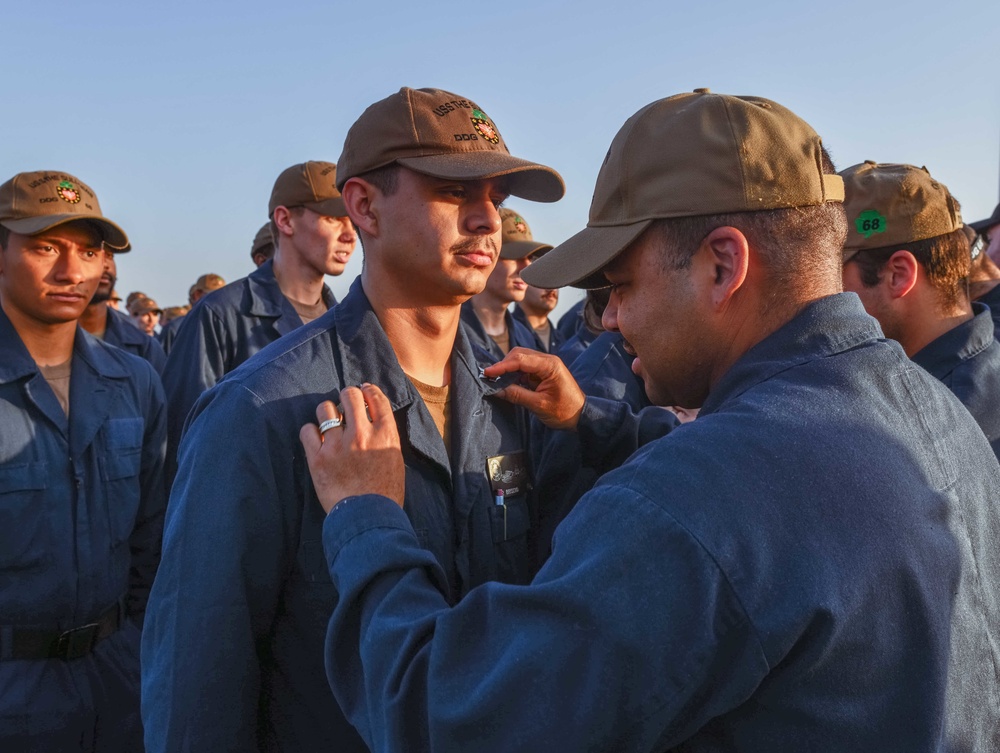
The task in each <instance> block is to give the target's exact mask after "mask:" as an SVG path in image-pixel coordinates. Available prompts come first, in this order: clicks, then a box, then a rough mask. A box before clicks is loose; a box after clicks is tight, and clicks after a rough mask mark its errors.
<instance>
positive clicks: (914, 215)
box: [840, 160, 962, 261]
mask: <svg viewBox="0 0 1000 753" xmlns="http://www.w3.org/2000/svg"><path fill="white" fill-rule="evenodd" d="M840 176H841V177H842V178H843V179H844V197H845V198H844V208H845V209H846V210H847V219H848V221H849V222H850V223H851V225H850V226H849V229H848V232H847V240H846V242H845V243H844V260H845V261H846V260H847V259H850V258H851V257H852V256H854V254H856V253H857V252H858V251H861V250H862V249H871V248H885V247H887V246H898V245H899V244H901V243H913V242H915V241H922V240H926V239H927V238H935V237H937V236H939V235H947V234H948V233H951V232H954V231H955V230H958V229H959V228H960V227H962V215H961V212H960V211H959V209H958V204H957V203H956V202H955V199H954V198H953V197H952V195H951V193H950V192H949V191H948V188H947V187H946V186H945V185H944V184H943V183H940V182H938V181H936V180H934V178H932V177H931V174H930V173H929V172H928V171H927V168H926V167H914V166H913V165H903V164H879V163H877V162H872V161H870V160H869V161H867V162H862V163H861V164H859V165H854V166H853V167H849V168H847V169H846V170H844V171H843V172H841V173H840Z"/></svg>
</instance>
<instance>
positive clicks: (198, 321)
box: [163, 260, 337, 480]
mask: <svg viewBox="0 0 1000 753" xmlns="http://www.w3.org/2000/svg"><path fill="white" fill-rule="evenodd" d="M272 264H273V260H268V261H266V262H265V263H264V264H261V265H260V266H259V267H258V268H257V269H255V270H254V271H253V272H251V273H250V274H249V275H248V276H246V277H244V278H243V279H241V280H236V281H235V282H231V283H230V284H228V285H226V286H225V287H223V288H219V289H218V290H215V291H212V292H211V293H209V294H208V295H206V296H204V297H203V298H201V299H200V300H199V301H198V305H196V306H194V307H192V309H191V311H190V312H188V313H187V314H186V315H185V317H184V319H185V322H184V326H183V327H181V328H180V329H179V330H177V334H176V337H175V338H174V342H173V344H172V345H171V346H170V355H169V356H168V357H167V366H166V368H165V369H164V371H163V388H164V390H165V391H166V394H167V404H168V406H169V422H168V425H167V478H168V479H170V480H172V479H173V476H174V473H175V472H176V462H177V447H178V444H179V443H180V439H181V433H182V431H183V429H184V422H185V420H186V419H187V415H188V412H189V411H190V410H191V407H192V406H193V405H194V403H195V401H196V400H197V399H198V397H199V396H200V395H201V393H203V392H204V391H205V390H207V389H208V388H209V387H212V386H214V385H215V383H216V382H218V381H219V380H220V379H222V377H223V376H224V375H225V374H228V373H229V372H230V371H232V370H233V369H235V368H236V367H237V366H239V365H240V364H241V363H243V362H244V361H246V360H247V359H248V358H250V356H252V355H253V354H254V353H257V352H258V351H260V350H262V349H263V348H264V347H265V346H267V345H269V344H271V343H273V342H274V341H275V340H277V339H278V338H279V337H281V336H283V335H287V334H288V333H289V332H292V331H293V330H296V329H298V328H299V327H301V326H302V319H301V317H299V315H298V313H297V312H296V311H295V307H294V306H292V304H291V302H289V300H288V299H287V298H285V296H284V295H282V293H281V288H279V287H278V281H277V280H276V279H275V278H274V267H273V266H272ZM323 301H324V302H325V303H326V305H327V308H332V307H333V306H335V305H336V303H337V301H336V299H335V298H334V297H333V293H332V292H330V289H329V288H328V287H327V286H326V285H324V286H323Z"/></svg>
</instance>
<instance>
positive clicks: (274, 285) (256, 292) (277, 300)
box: [240, 259, 337, 335]
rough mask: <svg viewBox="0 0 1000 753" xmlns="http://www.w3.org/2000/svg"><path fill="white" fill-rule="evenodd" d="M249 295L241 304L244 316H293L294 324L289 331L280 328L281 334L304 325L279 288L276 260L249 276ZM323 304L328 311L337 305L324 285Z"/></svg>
mask: <svg viewBox="0 0 1000 753" xmlns="http://www.w3.org/2000/svg"><path fill="white" fill-rule="evenodd" d="M246 279H247V287H246V291H247V295H246V297H245V298H244V300H243V301H242V303H241V306H240V308H241V309H242V310H243V313H244V314H247V315H249V316H260V317H266V318H271V319H281V318H282V317H284V316H293V317H294V323H293V324H292V326H290V327H289V328H288V329H287V330H286V329H283V328H281V327H278V331H279V332H281V334H283V335H284V334H287V333H288V332H291V331H292V330H293V329H295V328H296V327H298V326H300V325H301V324H302V320H301V319H300V318H299V315H298V314H297V313H296V312H295V308H294V307H293V306H292V304H291V303H289V301H288V299H287V298H285V296H284V295H283V294H282V292H281V288H279V287H278V280H277V279H276V278H275V276H274V259H268V260H267V261H266V262H264V263H263V264H261V265H260V266H259V267H257V269H255V270H254V271H253V272H251V273H250V274H249V275H247V278H246ZM323 302H324V303H325V304H326V307H327V308H328V309H330V308H333V307H334V306H335V305H336V304H337V299H336V298H334V296H333V292H332V291H331V290H330V288H329V287H327V286H326V285H325V284H324V285H323Z"/></svg>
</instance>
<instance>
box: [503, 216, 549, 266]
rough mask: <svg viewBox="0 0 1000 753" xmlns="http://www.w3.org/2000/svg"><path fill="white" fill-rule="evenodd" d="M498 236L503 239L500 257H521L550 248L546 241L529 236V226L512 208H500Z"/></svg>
mask: <svg viewBox="0 0 1000 753" xmlns="http://www.w3.org/2000/svg"><path fill="white" fill-rule="evenodd" d="M500 219H501V220H502V221H503V223H502V225H501V227H500V236H501V238H502V240H503V242H502V244H501V246H500V258H501V259H523V258H524V257H526V256H531V255H532V254H533V253H536V252H537V251H547V250H549V249H551V248H552V246H550V245H549V244H548V243H539V242H538V241H536V240H535V239H534V238H532V237H531V228H530V227H528V223H527V222H526V221H525V219H524V218H523V217H522V216H521V215H519V214H518V213H517V212H515V211H514V210H513V209H507V208H506V207H505V208H503V209H501V210H500Z"/></svg>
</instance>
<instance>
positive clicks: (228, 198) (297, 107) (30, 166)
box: [0, 0, 1000, 308]
mask: <svg viewBox="0 0 1000 753" xmlns="http://www.w3.org/2000/svg"><path fill="white" fill-rule="evenodd" d="M2 10H3V14H2V18H3V21H2V37H0V39H2V47H0V54H2V56H3V72H2V73H0V81H2V82H3V84H4V87H3V88H4V95H5V96H4V98H3V99H4V105H3V112H2V114H0V144H2V149H0V181H2V180H6V179H7V178H9V177H10V176H11V175H13V174H14V173H16V172H21V171H25V170H37V169H57V170H64V171H67V172H70V173H73V174H75V175H77V176H78V177H80V178H81V179H82V180H84V181H85V182H87V183H89V184H90V185H91V186H92V187H93V188H94V189H95V190H96V191H97V193H98V196H99V197H100V200H101V204H102V206H103V208H104V211H105V213H106V214H107V215H108V216H109V217H111V218H112V219H114V220H115V221H117V222H119V223H120V224H121V225H123V226H124V227H125V229H126V230H127V232H128V233H129V235H130V236H131V238H132V242H133V246H134V251H133V252H132V253H131V254H128V255H127V256H123V257H121V258H120V261H119V280H120V282H119V291H120V292H122V293H123V294H124V293H127V292H128V291H130V290H135V289H140V290H143V291H145V292H147V293H148V294H149V295H151V296H152V297H154V298H156V299H157V301H158V302H159V303H160V304H161V305H173V304H179V303H182V302H184V301H185V300H186V296H187V289H188V287H189V286H190V284H191V283H192V282H193V281H194V280H195V278H196V277H198V275H200V274H202V273H204V272H216V273H219V274H221V275H223V277H225V278H226V279H227V280H233V279H236V278H238V277H241V276H243V275H246V274H247V273H248V272H249V271H250V270H251V262H250V256H249V248H250V242H251V240H252V238H253V236H254V233H255V232H256V230H257V228H258V227H259V226H260V225H261V224H262V223H263V222H264V221H265V220H266V214H267V200H268V196H269V194H270V190H271V185H272V183H273V181H274V178H275V177H276V176H277V174H278V173H279V172H280V171H281V170H282V169H284V168H285V167H287V166H288V165H290V164H293V163H296V162H301V161H303V160H306V159H321V160H329V161H336V160H337V158H338V156H339V154H340V150H341V146H342V143H343V138H344V134H345V133H346V131H347V129H348V127H349V126H350V124H351V123H352V122H353V121H354V120H355V118H357V116H358V115H359V114H360V113H361V112H362V111H363V110H364V108H365V107H367V106H368V105H369V104H371V103H372V102H374V101H376V100H378V99H381V98H383V97H385V96H387V95H388V94H390V93H392V92H394V91H396V90H397V89H398V88H399V87H400V86H404V85H405V86H414V87H422V86H434V87H439V88H443V89H448V90H451V91H454V92H456V93H459V94H461V95H463V96H466V97H469V98H470V99H474V100H475V101H477V102H478V103H479V104H480V106H482V107H483V109H484V110H486V112H487V113H488V114H489V115H490V116H491V117H492V118H493V120H494V121H495V122H496V123H497V125H498V126H499V128H500V130H501V132H502V133H503V135H504V138H505V139H506V141H507V143H508V145H509V146H510V148H511V151H512V152H513V153H514V154H516V155H518V156H523V157H527V158H530V159H534V160H537V161H540V162H544V163H545V164H548V165H551V166H553V167H555V168H556V169H558V170H559V171H560V172H561V173H562V174H563V177H564V178H565V179H566V183H567V186H568V191H567V194H566V197H565V198H564V199H563V200H562V201H561V202H559V203H557V204H532V203H530V202H523V201H517V200H513V199H512V200H511V201H510V202H508V205H509V206H511V207H512V208H514V209H516V210H517V211H519V212H521V213H522V214H523V215H524V216H525V217H526V218H527V220H528V222H529V224H531V226H532V229H533V230H534V233H535V237H536V238H538V239H540V240H543V241H546V242H550V243H558V242H559V241H561V240H563V239H565V238H567V237H568V236H570V235H572V234H573V233H575V232H576V231H577V230H579V229H580V228H582V227H583V226H584V225H585V224H586V220H587V212H588V209H589V206H590V197H591V194H592V192H593V187H594V180H595V178H596V176H597V171H598V169H599V167H600V164H601V161H602V159H603V158H604V154H605V152H606V151H607V148H608V145H609V144H610V142H611V139H612V137H613V136H614V134H615V132H616V131H617V130H618V128H619V127H620V126H621V124H622V123H623V122H624V121H625V120H626V119H627V118H628V117H629V116H630V115H631V114H632V113H633V112H635V111H636V110H637V109H639V108H640V107H642V106H643V105H645V104H647V103H648V102H650V101H652V100H654V99H659V98H661V97H665V96H669V95H671V94H675V93H677V92H681V91H688V90H691V89H693V88H696V87H702V86H707V87H710V88H711V89H712V90H713V91H716V92H724V93H729V94H756V95H761V96H765V97H769V98H771V99H774V100H777V101H778V102H781V103H782V104H784V105H786V106H788V107H789V108H791V109H792V110H794V111H795V112H797V113H798V114H799V115H801V116H802V117H804V118H805V119H806V120H807V121H808V122H809V123H811V124H812V126H813V127H814V128H815V129H816V130H817V131H818V132H819V133H820V134H821V136H822V137H823V139H824V143H825V144H826V145H827V146H828V148H829V149H830V150H831V152H832V153H833V157H834V160H835V161H836V163H837V165H838V167H840V168H843V167H847V166H849V165H852V164H854V163H857V162H860V161H862V160H865V159H875V160H878V161H881V162H911V163H915V164H917V165H926V166H927V167H928V168H929V169H930V170H931V172H932V174H934V175H935V176H936V177H937V178H939V179H940V180H942V181H943V182H944V183H946V184H947V185H948V186H949V187H950V188H951V190H952V192H953V193H954V194H955V195H956V196H957V197H958V198H959V200H960V201H961V202H962V204H963V207H964V214H965V216H966V219H968V220H977V219H981V218H983V217H986V216H988V215H989V214H990V212H992V210H993V207H994V206H995V205H996V204H997V200H998V184H1000V175H998V163H1000V80H998V73H1000V53H998V51H997V43H996V39H997V31H998V29H1000V2H997V1H996V0H979V1H978V2H964V1H963V0H958V1H957V2H956V1H953V2H948V3H942V2H937V3H926V2H912V3H899V2H897V3H878V2H855V1H854V0H847V1H846V2H838V3H829V4H826V5H824V4H817V3H807V2H787V1H785V0H780V1H772V2H767V1H766V0H765V2H757V3H729V2H720V3H709V2H703V3H693V2H686V3H673V2H666V1H663V2H634V3H629V2H612V1H608V2H591V1H590V0H586V1H584V2H556V1H553V0H535V1H534V2H520V1H518V2H510V3H488V2H478V1H477V2H471V1H469V0H450V1H449V2H424V3H407V4H403V3H399V2H397V0H386V2H381V3H376V2H364V0H362V1H361V2H356V3H351V4H348V3H340V2H313V1H308V2H296V1H295V0H290V1H289V2H284V3H280V2H277V3H275V2H271V3H265V2H259V1H258V0H246V1H244V2H228V1H226V2H198V3H195V2H190V0H178V1H173V2H169V3H158V4H150V3H141V2H139V3H137V2H127V3H126V2H99V1H98V2H88V3H83V2H75V3H67V2H63V1H62V0H57V1H55V2H46V3H42V2H34V1H32V2H13V1H12V0H4V1H3V4H2ZM359 269H360V250H359V251H358V252H357V254H356V256H355V259H353V260H352V263H351V266H350V267H349V268H348V272H347V274H345V275H344V277H342V278H337V279H335V280H334V279H331V280H330V282H331V285H332V286H333V288H334V291H335V292H336V293H338V294H342V293H343V292H344V289H345V288H346V285H347V284H348V282H349V279H350V278H353V277H354V275H355V274H357V271H358V270H359ZM573 297H574V296H573V295H569V294H568V295H567V296H566V297H565V301H566V302H567V303H568V302H570V301H571V300H572V299H573ZM561 308H562V306H561Z"/></svg>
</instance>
